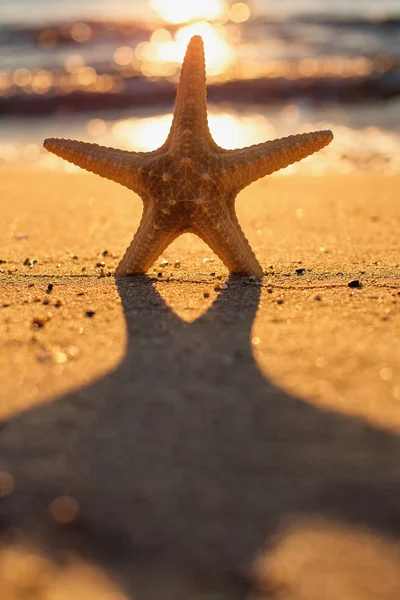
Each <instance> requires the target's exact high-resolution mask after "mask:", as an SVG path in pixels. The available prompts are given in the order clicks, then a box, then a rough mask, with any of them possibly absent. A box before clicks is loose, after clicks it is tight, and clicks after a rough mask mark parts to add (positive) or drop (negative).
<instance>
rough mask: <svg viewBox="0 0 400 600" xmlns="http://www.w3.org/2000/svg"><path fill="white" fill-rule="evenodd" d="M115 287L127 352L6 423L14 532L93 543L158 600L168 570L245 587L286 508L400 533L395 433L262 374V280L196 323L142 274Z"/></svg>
mask: <svg viewBox="0 0 400 600" xmlns="http://www.w3.org/2000/svg"><path fill="white" fill-rule="evenodd" d="M118 288H119V293H120V295H121V298H122V301H123V307H124V314H125V318H126V323H127V330H128V346H127V350H126V355H125V357H124V360H123V362H122V363H121V364H120V366H119V367H118V368H117V369H116V370H115V371H114V372H112V373H110V374H109V375H107V376H106V377H104V378H103V379H102V380H100V381H97V382H95V383H94V384H93V385H90V386H88V387H86V388H84V389H79V390H77V391H75V392H73V393H71V394H69V395H66V396H64V397H62V398H59V399H56V400H55V401H54V402H52V403H51V404H49V405H46V406H41V407H38V408H34V409H32V410H29V411H26V412H24V413H23V414H21V415H18V416H17V417H15V418H12V419H10V420H9V421H8V422H5V423H3V426H2V429H1V434H0V469H3V470H6V471H9V472H11V473H12V474H13V476H14V477H15V481H16V489H15V491H14V493H12V494H11V495H10V496H8V497H6V498H4V499H3V500H2V501H1V503H0V525H1V527H2V531H3V534H4V536H12V535H14V534H15V535H18V534H22V535H23V536H25V537H26V538H28V539H30V540H33V541H34V543H37V544H39V545H40V546H41V547H43V548H45V549H46V550H47V551H48V553H49V556H51V557H52V560H54V561H62V560H63V556H64V553H65V551H73V552H76V553H77V554H78V555H83V556H85V557H87V558H89V559H90V560H92V561H95V562H96V563H97V564H99V565H100V566H101V567H102V568H104V569H105V570H106V571H107V572H108V573H109V574H110V575H112V576H113V577H115V578H116V579H117V580H118V581H120V583H121V585H122V587H123V589H124V590H125V592H126V593H127V594H128V596H129V597H132V598H135V599H137V600H149V599H150V598H155V597H157V599H159V598H162V597H163V594H162V593H160V590H158V591H157V594H156V596H155V595H154V594H153V592H152V582H154V581H155V579H156V578H157V573H161V572H167V571H168V570H169V569H170V570H171V571H173V572H175V573H183V574H185V576H187V577H189V578H191V577H193V579H196V580H198V581H203V582H204V585H203V587H204V590H207V589H212V588H213V586H216V587H218V586H219V587H221V588H222V589H224V585H225V584H224V583H221V582H226V585H227V586H228V585H229V582H231V583H232V584H233V587H234V588H235V586H236V585H237V586H238V587H237V589H239V588H240V585H241V583H242V582H241V580H240V573H242V570H243V567H245V566H246V565H248V564H249V563H250V562H251V561H252V559H253V558H254V557H255V555H256V553H257V551H258V549H259V548H261V547H263V546H264V545H265V544H268V541H269V540H271V539H272V536H273V535H274V534H275V533H276V531H277V530H278V529H279V527H280V525H281V524H282V522H283V521H284V520H285V519H286V518H287V517H290V516H291V515H301V514H303V515H324V516H325V517H327V518H328V519H330V518H333V519H335V520H340V521H341V522H343V523H347V524H351V525H354V526H366V527H368V528H370V529H371V530H373V531H374V532H376V533H377V534H385V535H388V536H391V537H393V538H396V537H397V536H398V535H399V533H400V510H399V498H400V496H399V491H400V466H399V465H400V440H399V439H398V438H397V437H396V436H395V435H391V434H390V433H387V432H384V431H381V430H379V429H378V428H374V427H373V426H369V425H367V424H366V423H364V422H363V421H362V420H360V419H357V418H351V417H347V416H343V415H340V414H337V413H335V412H331V411H328V410H321V409H318V408H316V407H314V406H311V405H308V404H307V403H305V402H304V401H302V400H300V399H298V398H295V397H293V396H290V395H289V394H287V393H286V392H285V391H283V390H282V389H279V388H277V387H275V386H274V385H273V384H272V383H271V382H269V381H268V380H266V379H265V377H264V376H263V375H262V374H261V372H260V371H259V369H258V367H257V365H256V363H255V360H254V358H253V354H252V350H251V344H250V336H251V327H252V324H253V321H254V318H255V315H256V311H257V308H258V303H259V295H260V290H259V288H258V287H256V286H248V285H244V284H243V283H242V282H240V281H239V280H236V279H235V278H232V279H231V281H230V284H229V287H228V289H227V290H224V291H223V292H222V293H221V294H220V295H219V297H218V299H217V300H216V301H215V303H214V304H213V306H212V307H211V308H210V309H209V310H208V312H207V313H206V314H204V315H203V316H202V317H201V318H199V319H198V320H197V321H195V322H194V323H191V324H188V323H185V322H183V321H182V320H181V319H180V318H179V317H177V316H176V315H175V314H174V313H173V311H171V310H170V309H169V308H168V306H167V305H166V304H165V302H164V301H163V299H162V298H161V297H160V296H159V294H158V293H157V292H156V291H155V289H154V288H153V285H152V283H151V281H150V280H149V279H148V278H146V277H143V278H139V279H131V280H123V281H119V282H118ZM310 343H312V341H310ZM60 495H70V496H73V497H74V498H75V499H76V500H77V501H78V503H79V506H80V509H81V511H80V517H79V518H78V520H77V521H76V522H75V523H74V524H73V525H71V526H68V527H60V526H58V527H57V526H56V525H55V524H52V523H51V522H50V519H49V512H48V506H49V503H50V502H51V501H52V500H53V499H54V498H55V497H56V496H60ZM5 539H8V537H6V538H5ZM0 584H1V582H0ZM220 584H221V585H220ZM245 587H246V583H245V581H243V592H244V591H245ZM163 589H164V592H165V594H164V597H165V598H170V597H171V598H172V597H173V598H175V599H176V600H181V599H180V597H179V593H178V592H176V591H175V592H174V593H171V591H169V592H168V590H167V589H166V588H163Z"/></svg>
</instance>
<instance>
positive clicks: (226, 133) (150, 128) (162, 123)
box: [112, 113, 275, 152]
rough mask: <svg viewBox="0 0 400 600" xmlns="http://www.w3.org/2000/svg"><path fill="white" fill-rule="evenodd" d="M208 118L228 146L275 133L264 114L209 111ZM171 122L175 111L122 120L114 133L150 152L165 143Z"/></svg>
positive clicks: (133, 147)
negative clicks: (245, 114) (145, 117)
mask: <svg viewBox="0 0 400 600" xmlns="http://www.w3.org/2000/svg"><path fill="white" fill-rule="evenodd" d="M208 121H209V126H210V131H211V134H212V136H213V138H214V139H215V141H216V142H217V144H219V145H220V146H222V147H223V148H226V149H228V150H231V149H234V148H240V147H244V146H249V145H251V144H255V143H257V142H262V141H265V140H267V139H272V138H273V137H274V135H275V131H274V128H273V127H272V126H271V125H270V124H269V122H268V121H267V119H266V118H265V117H262V116H254V115H248V116H236V115H232V114H228V113H216V114H211V115H209V118H208ZM171 122H172V115H171V114H168V115H162V116H159V117H149V118H147V119H129V120H125V121H119V122H118V123H116V124H115V125H114V126H113V129H112V134H113V136H114V137H115V138H116V139H117V140H118V142H120V143H123V144H124V145H125V146H126V147H127V148H129V149H131V150H136V151H141V152H146V151H147V152H148V151H151V150H156V149H157V148H159V147H160V146H161V145H162V144H163V143H164V141H165V140H166V138H167V136H168V133H169V129H170V127H171Z"/></svg>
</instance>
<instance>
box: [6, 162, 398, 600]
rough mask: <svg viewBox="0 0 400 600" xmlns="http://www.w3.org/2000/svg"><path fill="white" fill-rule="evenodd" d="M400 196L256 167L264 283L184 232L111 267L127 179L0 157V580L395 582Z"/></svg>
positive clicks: (128, 593) (304, 594) (248, 228)
mask: <svg viewBox="0 0 400 600" xmlns="http://www.w3.org/2000/svg"><path fill="white" fill-rule="evenodd" d="M399 190H400V178H399V177H384V176H372V175H348V176H323V177H319V178H310V177H305V176H300V175H297V176H290V177H289V176H275V177H270V178H267V179H265V180H262V181H261V182H258V183H257V184H254V185H253V186H251V187H250V188H248V189H247V190H246V191H244V192H243V193H242V194H241V195H240V196H239V199H238V202H237V206H238V215H239V219H240V222H241V223H242V225H243V228H244V230H245V232H246V234H247V235H248V238H249V240H250V242H251V244H252V245H253V247H255V248H256V252H257V255H258V257H259V258H260V260H261V263H262V264H263V265H264V266H265V269H266V273H267V274H266V276H265V278H264V280H263V282H262V285H258V282H257V281H252V280H250V279H249V278H231V279H228V276H227V275H228V274H227V272H226V270H225V268H224V267H223V266H222V265H221V263H220V262H219V261H218V259H216V258H215V257H214V256H213V255H212V253H211V251H210V250H209V249H208V248H207V247H206V246H205V245H204V244H203V243H202V242H201V241H200V240H198V239H197V238H195V237H193V236H183V237H182V238H180V239H179V240H177V241H176V242H175V243H174V244H173V245H172V246H171V247H170V248H169V249H168V250H167V251H166V252H165V255H164V257H163V258H165V259H166V260H168V261H169V264H168V265H164V266H162V267H161V266H159V263H158V264H157V265H156V269H155V271H154V272H152V273H150V274H149V275H150V276H149V277H139V278H130V279H126V280H121V281H117V282H116V280H115V279H114V277H112V276H108V275H109V274H110V273H111V272H112V270H113V268H114V267H115V266H116V264H117V262H118V260H119V258H120V256H121V254H122V252H123V251H124V249H125V247H126V246H127V245H128V243H129V241H130V239H131V236H132V232H133V231H134V230H135V228H136V226H137V225H138V222H139V218H140V214H141V203H140V201H139V199H138V198H137V197H136V196H134V195H133V194H132V193H130V192H129V191H128V190H125V189H124V188H122V187H119V186H118V185H116V184H113V183H111V182H108V181H103V180H101V179H100V178H97V177H95V176H91V175H86V174H75V173H74V174H60V173H49V174H47V173H40V172H34V171H8V172H6V171H4V170H3V171H2V174H1V179H0V198H1V216H2V229H1V239H0V248H1V250H0V259H1V260H2V263H1V264H0V331H1V337H0V350H1V355H0V381H1V388H0V411H1V417H2V423H1V424H0V495H1V496H2V498H1V500H0V532H1V538H0V545H1V548H2V550H1V552H0V589H1V590H2V592H1V597H2V598H4V599H5V600H23V599H24V600H25V599H26V598H29V599H30V600H67V599H68V600H69V599H70V598H75V599H76V600H89V599H90V600H91V599H92V598H93V599H94V598H96V600H97V599H98V600H103V598H104V599H105V598H107V599H108V600H127V599H130V600H132V599H135V600H153V599H154V600H155V599H157V600H170V599H171V600H172V599H174V600H188V599H194V598H199V597H201V598H205V597H207V598H209V597H212V598H217V597H218V598H232V599H234V598H252V599H254V598H273V599H274V600H278V599H279V600H282V599H284V600H317V599H318V600H321V598H324V600H337V599H339V598H341V599H343V600H347V599H348V600H350V599H351V600H375V599H377V598H379V599H380V600H381V599H385V600H386V599H390V600H392V599H393V600H395V599H396V600H397V599H398V598H400V549H399V543H398V542H399V536H400V438H399V434H400V311H399V308H400V252H399V231H400V212H399V209H400V201H399V197H400V195H399ZM104 251H107V252H106V255H105V256H103V252H104ZM25 259H29V261H25ZM205 259H211V260H205ZM176 260H180V267H179V268H177V267H175V265H174V263H175V261H176ZM24 261H25V262H28V264H26V265H24V264H23V263H24ZM32 261H37V262H36V263H35V264H32ZM101 262H104V263H105V265H104V267H102V266H96V265H97V263H101ZM159 262H160V261H159ZM301 268H302V269H305V271H304V273H303V272H302V273H301V274H300V273H297V272H296V269H301ZM158 273H162V276H160V277H159V276H158ZM354 279H357V280H359V281H360V282H361V284H362V287H360V288H350V287H348V283H349V282H350V281H351V280H354ZM225 282H226V285H227V287H226V285H223V284H225ZM49 283H51V284H53V287H52V289H51V290H50V289H49V287H48V286H49ZM218 285H220V286H221V285H222V289H220V290H216V289H214V288H216V287H218Z"/></svg>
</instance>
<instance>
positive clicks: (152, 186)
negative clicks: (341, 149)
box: [44, 36, 333, 276]
mask: <svg viewBox="0 0 400 600" xmlns="http://www.w3.org/2000/svg"><path fill="white" fill-rule="evenodd" d="M332 138H333V136H332V133H331V132H330V131H316V132H313V133H304V134H301V135H294V136H290V137H287V138H282V139H280V140H274V141H270V142H265V143H262V144H257V145H254V146H250V147H248V148H243V149H238V150H224V149H223V148H220V147H219V146H218V145H217V144H216V143H215V142H214V140H213V138H212V137H211V133H210V130H209V128H208V122H207V103H206V73H205V60H204V47H203V41H202V39H201V37H199V36H195V37H193V38H192V39H191V41H190V43H189V46H188V49H187V52H186V56H185V59H184V62H183V66H182V73H181V78H180V83H179V86H178V92H177V97H176V102H175V109H174V117H173V122H172V126H171V130H170V132H169V135H168V138H167V140H166V142H165V143H164V144H163V145H162V146H161V148H159V149H158V150H155V151H154V152H147V153H144V152H129V151H124V150H114V149H113V148H105V147H103V146H98V145H97V144H88V143H84V142H77V141H72V140H62V139H48V140H45V142H44V146H45V148H47V150H49V151H50V152H54V154H57V156H60V157H61V158H64V159H66V160H68V161H69V162H71V163H74V164H75V165H78V166H79V167H82V168H83V169H86V170H87V171H91V172H93V173H97V174H98V175H101V176H102V177H106V178H107V179H111V180H113V181H116V182H117V183H120V184H122V185H124V186H125V187H127V188H129V189H131V190H133V191H134V192H136V193H137V194H139V196H140V197H141V198H142V200H143V204H144V209H143V216H142V220H141V222H140V225H139V228H138V230H137V232H136V234H135V236H134V238H133V240H132V242H131V244H130V246H129V247H128V249H127V250H126V252H125V255H124V257H123V258H122V260H121V262H120V263H119V265H118V267H117V270H116V275H118V276H121V275H133V274H135V273H144V272H146V271H147V270H148V269H149V268H150V267H151V266H152V264H153V263H154V261H155V260H156V259H157V258H158V257H159V256H160V254H161V253H162V252H163V251H164V250H165V248H166V247H167V246H168V245H169V244H170V243H171V242H172V241H173V240H174V239H175V238H177V237H178V236H179V235H181V234H182V233H185V232H191V233H195V234H197V235H198V236H199V237H200V238H201V239H202V240H204V242H206V243H207V244H208V245H209V246H210V248H211V249H212V250H213V251H214V252H215V254H217V255H218V256H219V257H220V259H221V260H222V262H223V263H224V264H225V265H226V267H228V269H229V271H231V272H234V273H244V274H248V275H262V273H263V271H262V268H261V265H260V264H259V263H258V261H257V259H256V257H255V254H254V252H253V251H252V249H251V247H250V245H249V243H248V241H247V239H246V237H245V235H244V233H243V231H242V230H241V228H240V225H239V223H238V220H237V217H236V213H235V198H236V196H237V194H238V192H240V190H242V189H243V188H245V187H246V186H248V185H249V184H250V183H252V182H253V181H256V179H259V178H260V177H264V176H265V175H268V174H270V173H273V172H274V171H278V170H279V169H283V168H284V167H287V166H288V165H290V164H292V163H294V162H296V161H299V160H301V159H302V158H305V157H306V156H309V155H310V154H313V153H314V152H317V151H318V150H320V149H321V148H323V147H324V146H326V145H327V144H329V142H330V141H331V140H332Z"/></svg>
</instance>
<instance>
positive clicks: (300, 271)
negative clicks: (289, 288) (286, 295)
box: [296, 267, 306, 275]
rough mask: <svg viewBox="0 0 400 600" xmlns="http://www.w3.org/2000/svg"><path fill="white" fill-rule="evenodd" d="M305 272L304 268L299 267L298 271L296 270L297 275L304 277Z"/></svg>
mask: <svg viewBox="0 0 400 600" xmlns="http://www.w3.org/2000/svg"><path fill="white" fill-rule="evenodd" d="M305 272H306V270H305V269H304V268H303V267H299V268H298V269H296V274H297V275H304V273H305Z"/></svg>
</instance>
